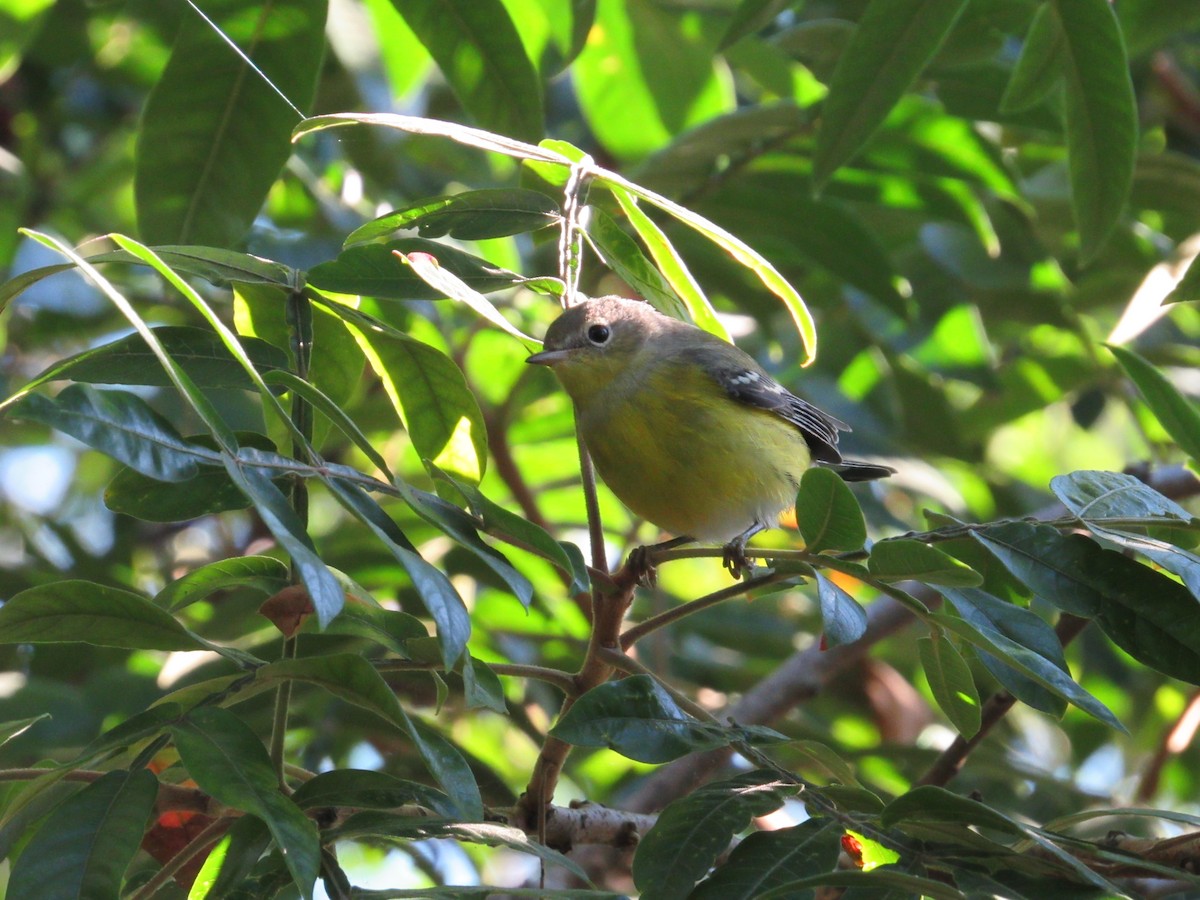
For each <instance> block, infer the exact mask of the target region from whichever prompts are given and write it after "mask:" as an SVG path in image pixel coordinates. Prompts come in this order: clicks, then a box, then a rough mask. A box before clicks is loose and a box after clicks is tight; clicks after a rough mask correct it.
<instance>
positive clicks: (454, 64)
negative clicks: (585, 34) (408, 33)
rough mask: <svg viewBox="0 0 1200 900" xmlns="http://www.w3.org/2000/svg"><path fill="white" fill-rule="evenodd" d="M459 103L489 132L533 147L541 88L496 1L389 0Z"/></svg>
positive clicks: (539, 129) (540, 120)
mask: <svg viewBox="0 0 1200 900" xmlns="http://www.w3.org/2000/svg"><path fill="white" fill-rule="evenodd" d="M392 5H393V6H395V7H396V9H398V10H399V11H400V15H402V16H404V21H405V22H407V23H408V27H409V28H411V29H412V30H413V33H414V34H415V35H416V36H417V37H418V38H419V39H420V41H421V43H422V44H424V45H425V49H426V50H428V51H429V55H430V56H432V57H433V58H434V60H435V61H436V62H437V64H438V67H439V68H440V69H441V70H442V74H443V75H445V76H446V81H447V82H448V83H449V84H450V87H451V89H452V90H453V91H454V94H455V96H456V97H458V100H459V102H460V103H461V104H462V105H463V108H464V109H466V111H467V112H468V113H470V115H471V116H472V118H474V119H475V120H476V121H477V122H479V124H480V125H482V126H483V127H484V128H487V129H488V130H489V131H497V132H500V133H501V134H506V135H511V136H512V137H516V138H521V139H522V140H529V141H536V140H538V139H539V138H540V137H542V132H543V130H544V128H545V125H544V123H543V116H542V86H541V83H540V81H539V80H538V76H537V72H535V71H534V68H533V65H532V64H531V63H530V62H529V57H528V56H526V55H525V48H524V47H523V46H522V44H521V38H520V35H518V34H517V30H516V28H515V27H513V23H512V19H511V18H509V15H508V11H507V10H506V9H505V8H504V4H503V3H501V2H500V0H392Z"/></svg>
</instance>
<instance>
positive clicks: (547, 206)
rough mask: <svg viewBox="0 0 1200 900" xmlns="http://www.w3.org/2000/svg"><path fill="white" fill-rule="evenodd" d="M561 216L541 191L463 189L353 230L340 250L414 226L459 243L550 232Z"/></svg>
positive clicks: (429, 235) (426, 235) (428, 235)
mask: <svg viewBox="0 0 1200 900" xmlns="http://www.w3.org/2000/svg"><path fill="white" fill-rule="evenodd" d="M559 218H560V213H559V209H558V204H557V203H555V202H554V200H553V199H551V198H550V197H548V196H546V195H545V194H543V193H542V192H541V191H530V190H524V189H520V188H507V189H500V188H488V189H485V190H480V191H464V192H463V193H461V194H453V195H450V196H447V197H431V198H429V199H427V200H422V201H421V202H420V203H415V204H413V205H412V206H406V207H404V208H403V209H397V210H393V211H392V212H390V213H385V214H384V215H382V216H380V217H379V218H377V219H374V220H372V221H370V222H368V223H367V224H366V225H360V226H359V227H358V228H356V229H354V231H352V232H350V234H349V236H347V238H346V240H345V241H344V242H343V243H342V246H343V247H349V246H351V245H353V244H360V243H363V242H365V241H372V240H376V239H378V238H381V237H384V236H385V235H389V234H391V233H392V232H393V231H399V230H400V229H402V228H416V229H417V230H418V231H419V232H420V235H421V237H424V238H436V237H442V236H444V235H449V236H450V237H453V238H457V239H458V240H460V241H481V240H486V239H488V238H497V237H506V236H508V235H510V234H522V233H524V232H526V231H537V230H538V229H539V228H548V227H549V226H551V225H554V224H556V223H557V222H558V220H559Z"/></svg>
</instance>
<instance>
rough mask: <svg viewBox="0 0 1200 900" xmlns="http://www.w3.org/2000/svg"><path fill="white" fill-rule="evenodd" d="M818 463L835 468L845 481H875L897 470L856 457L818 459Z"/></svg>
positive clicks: (893, 473) (827, 467)
mask: <svg viewBox="0 0 1200 900" xmlns="http://www.w3.org/2000/svg"><path fill="white" fill-rule="evenodd" d="M817 465H819V466H823V467H824V468H826V469H833V471H835V472H837V473H838V474H839V475H841V476H842V480H844V481H874V480H875V479H876V478H887V477H888V476H889V475H895V474H896V470H895V469H893V468H892V467H891V466H879V465H876V464H875V463H867V462H859V461H858V460H854V459H844V460H842V461H841V462H836V463H831V462H823V461H820V460H818V461H817Z"/></svg>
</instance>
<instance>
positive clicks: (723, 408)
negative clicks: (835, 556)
mask: <svg viewBox="0 0 1200 900" xmlns="http://www.w3.org/2000/svg"><path fill="white" fill-rule="evenodd" d="M526 361H527V362H528V363H531V364H534V365H542V366H548V367H549V368H550V369H551V370H552V371H553V372H554V374H555V375H556V376H557V378H558V380H559V382H560V383H561V384H562V386H563V388H564V389H565V391H566V392H567V394H568V395H569V396H570V398H571V400H572V402H573V405H574V408H575V418H576V424H577V427H578V429H579V434H580V436H581V437H582V439H583V443H584V445H585V446H586V447H587V450H588V454H589V455H590V456H591V458H592V460H593V462H594V464H595V466H596V470H597V471H598V472H599V474H600V477H601V478H602V479H603V480H604V483H605V484H607V485H608V487H609V489H610V490H612V492H613V493H614V494H615V495H616V497H617V498H618V499H619V500H620V501H621V502H622V503H623V504H624V505H625V506H626V507H628V508H629V510H631V511H632V512H633V513H634V514H636V515H637V516H640V517H641V518H643V519H645V520H647V521H649V522H651V523H652V524H654V525H656V526H657V527H658V528H660V529H662V530H663V531H666V532H669V533H671V534H673V535H676V536H677V538H679V539H685V538H686V539H691V540H695V541H698V542H702V543H721V544H724V545H725V549H726V552H725V561H726V566H727V567H729V568H730V569H731V571H733V572H734V573H735V574H737V573H738V572H740V571H741V570H742V569H743V568H744V567H745V566H746V561H745V548H746V542H747V541H748V540H749V539H750V538H751V537H752V536H753V535H755V534H757V533H758V532H759V531H762V530H764V529H767V528H771V527H775V526H777V524H778V519H779V515H780V514H781V513H782V512H783V511H785V510H787V509H789V508H791V507H792V506H793V504H794V503H795V499H796V493H797V490H798V489H799V486H800V478H801V476H802V475H803V474H804V472H805V470H806V469H808V468H809V466H810V465H817V466H824V467H826V468H830V469H833V470H834V471H835V472H837V473H838V474H839V475H841V477H842V478H843V479H845V480H846V481H867V480H871V479H876V478H884V477H887V476H888V475H892V474H894V472H895V469H893V468H891V467H890V466H883V465H876V464H874V463H868V462H860V461H856V460H850V459H844V458H843V457H842V455H841V452H840V451H839V450H838V436H839V432H843V431H849V430H850V428H849V426H847V425H846V424H845V423H844V422H842V421H840V420H839V419H837V418H834V417H833V416H831V415H829V414H828V413H826V412H823V411H822V410H820V409H818V408H817V407H816V406H814V405H813V404H811V403H809V402H808V401H806V400H803V399H801V398H800V397H797V396H796V395H795V394H793V393H791V391H789V390H788V389H787V388H785V387H784V386H783V385H781V384H780V383H779V382H778V381H776V380H775V379H774V378H772V377H771V376H770V375H769V374H767V372H766V370H765V369H763V367H762V366H760V365H759V364H758V363H757V362H756V361H755V360H754V359H753V358H752V357H751V356H750V355H748V354H747V353H745V352H744V351H742V350H740V349H738V348H737V347H735V346H734V345H733V344H731V343H729V342H727V341H724V340H722V339H721V338H719V337H717V336H715V335H712V334H709V333H708V332H706V331H703V330H702V329H700V328H697V327H696V326H694V325H691V324H689V323H687V322H683V321H681V320H679V319H675V318H671V317H670V316H666V315H664V314H662V313H660V312H658V311H657V310H656V309H654V307H652V306H650V305H649V304H648V303H645V302H643V301H640V300H631V299H627V298H624V297H617V296H605V297H597V298H594V299H589V300H584V301H583V302H581V303H578V304H576V305H575V306H572V307H570V308H569V309H567V310H566V311H565V312H564V313H563V314H562V315H560V316H559V317H558V318H557V319H555V321H554V322H552V323H551V325H550V327H549V329H548V330H547V332H546V335H545V339H544V341H543V344H542V350H541V351H540V352H538V353H534V354H533V355H531V356H530V357H529V358H528V359H527V360H526Z"/></svg>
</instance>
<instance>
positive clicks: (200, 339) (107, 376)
mask: <svg viewBox="0 0 1200 900" xmlns="http://www.w3.org/2000/svg"><path fill="white" fill-rule="evenodd" d="M151 331H153V332H154V334H155V335H156V336H157V337H158V339H159V341H160V342H161V344H162V346H163V349H165V350H166V351H167V353H168V354H169V355H170V356H171V358H172V359H174V360H175V361H176V362H177V363H178V364H179V365H180V367H181V368H182V369H183V370H184V371H185V372H187V374H188V376H189V377H191V379H192V381H194V382H195V383H196V385H197V386H198V387H208V388H242V389H245V390H252V389H253V388H254V383H253V382H252V381H251V380H250V379H249V378H248V377H247V376H246V373H245V371H244V370H243V369H242V368H241V366H239V365H238V364H237V362H236V361H235V360H234V358H233V356H232V355H231V354H230V353H229V351H228V350H226V349H225V345H224V344H223V343H222V342H221V339H220V338H219V337H218V336H217V335H216V334H214V333H213V332H212V331H209V330H208V329H205V328H192V327H190V326H186V325H161V326H159V327H157V328H152V329H151ZM242 340H243V346H244V347H245V348H246V352H247V353H248V354H249V355H250V358H251V359H252V360H253V361H254V365H255V367H256V368H257V369H258V370H259V371H260V372H265V371H270V370H272V369H284V368H287V365H288V359H287V354H286V353H284V352H283V351H282V350H279V349H277V348H276V347H273V346H271V345H270V344H268V343H266V342H265V341H260V340H257V339H255V338H243V339H242ZM63 379H69V380H71V381H81V382H87V383H88V384H143V385H150V386H153V387H169V386H170V385H171V383H172V382H171V379H170V378H168V377H167V373H166V372H165V371H164V370H163V368H162V366H160V365H159V364H158V358H157V357H156V356H155V355H154V353H153V352H152V351H151V350H150V348H149V347H147V346H146V342H145V341H144V340H143V339H142V337H141V335H137V334H131V335H129V336H128V337H124V338H121V339H120V340H116V341H113V342H112V343H109V344H104V345H103V346H100V347H95V348H93V349H91V350H85V351H84V352H83V353H78V354H76V355H74V356H70V357H67V358H66V359H64V360H61V361H60V362H57V363H55V364H54V365H52V366H50V367H49V368H48V369H46V370H45V371H43V372H42V373H41V374H40V375H38V376H37V377H36V378H34V379H33V381H31V382H29V383H28V384H27V385H25V387H24V388H22V390H24V391H28V390H30V389H31V388H34V387H36V386H38V385H40V384H44V383H45V382H47V381H59V380H63Z"/></svg>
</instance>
